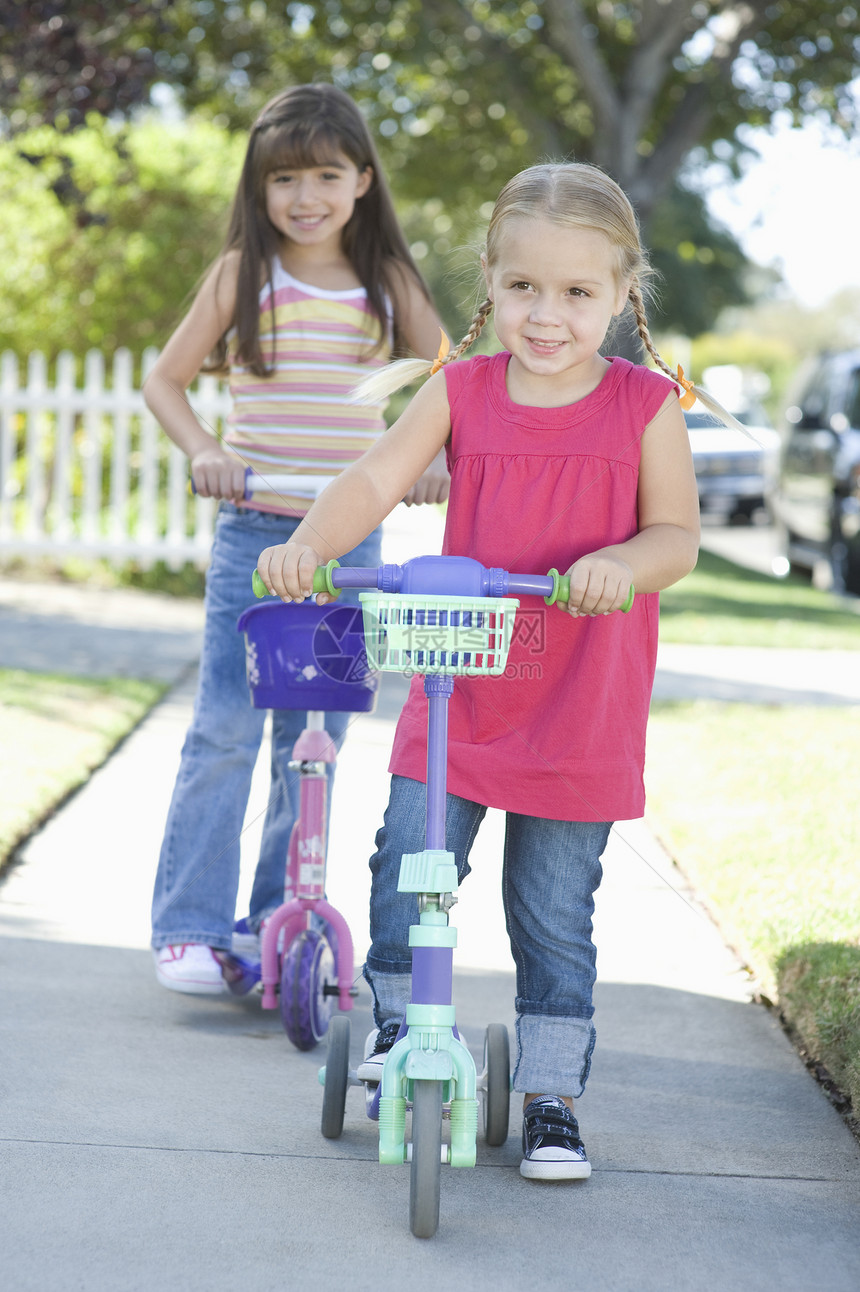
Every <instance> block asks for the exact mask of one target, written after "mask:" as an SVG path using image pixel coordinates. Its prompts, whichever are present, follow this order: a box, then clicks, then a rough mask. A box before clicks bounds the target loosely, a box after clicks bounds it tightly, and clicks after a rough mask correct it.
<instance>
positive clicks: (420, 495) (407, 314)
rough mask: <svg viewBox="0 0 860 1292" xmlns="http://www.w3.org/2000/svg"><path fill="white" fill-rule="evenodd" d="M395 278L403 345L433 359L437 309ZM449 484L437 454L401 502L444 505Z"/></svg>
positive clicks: (401, 277) (404, 278)
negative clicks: (439, 503)
mask: <svg viewBox="0 0 860 1292" xmlns="http://www.w3.org/2000/svg"><path fill="white" fill-rule="evenodd" d="M396 276H397V283H398V287H397V290H396V296H397V312H398V317H399V318H400V320H401V325H402V328H403V335H404V337H405V339H406V343H407V345H408V346H409V348H410V350H411V351H412V352H413V354H416V355H417V356H418V357H419V359H435V358H436V355H437V353H438V351H439V341H440V338H441V330H442V324H441V322H440V320H439V315H438V314H437V313H436V308H435V306H434V305H433V303H432V301H428V299H427V297H426V296H425V295H424V293H423V292H422V290H421V288H420V287H419V286H418V284H417V283H416V282H415V280H414V279H413V278H412V277H411V276H410V275H408V274H405V273H402V272H397V275H396ZM450 485H451V478H450V476H449V474H448V464H447V462H446V461H445V454H444V453H443V452H440V453H438V454H437V455H436V457H435V458H434V459H433V461H432V462H431V463H430V465H429V466H428V468H427V470H426V471H424V472H423V473H422V475H421V478H420V479H419V480H416V482H415V484H414V485H413V486H412V488H411V489H410V490H408V492H407V493H406V495H405V497H404V498H403V501H404V502H405V503H406V504H407V506H410V507H411V506H417V505H418V504H421V503H433V502H444V501H445V499H446V498H447V497H448V491H449V489H450Z"/></svg>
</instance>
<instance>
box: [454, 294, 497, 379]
mask: <svg viewBox="0 0 860 1292" xmlns="http://www.w3.org/2000/svg"><path fill="white" fill-rule="evenodd" d="M492 312H493V302H492V301H491V300H490V299H489V297H488V298H487V299H486V300H485V301H483V302H482V303H481V304H480V305H479V306H478V308H477V309H476V310H475V313H474V315H473V317H472V322H471V323H470V324H469V330H468V332H467V333H466V335H465V336H464V337H463V339H462V341H460V343H459V344H458V345H456V346H455V347H454V349H453V350H450V351H449V352H448V354H446V355H445V358H444V359H443V360H442V363H443V365H444V364H446V363H453V361H454V360H455V359H459V358H461V357H462V356H463V355H464V354H465V353H466V351H467V350H468V349H469V347H470V346H473V345H474V344H475V342H476V341H477V339H478V337H479V336H480V335H481V333H482V332H483V330H484V325H485V324H486V322H487V319H488V318H489V317H490V315H491V314H492Z"/></svg>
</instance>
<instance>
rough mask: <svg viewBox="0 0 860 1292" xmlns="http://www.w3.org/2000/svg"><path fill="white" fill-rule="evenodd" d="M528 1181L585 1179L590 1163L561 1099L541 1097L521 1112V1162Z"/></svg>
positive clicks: (589, 1171)
mask: <svg viewBox="0 0 860 1292" xmlns="http://www.w3.org/2000/svg"><path fill="white" fill-rule="evenodd" d="M520 1175H523V1176H525V1178H526V1179H527V1180H587V1179H588V1177H589V1176H590V1175H591V1163H590V1162H589V1160H588V1157H587V1155H586V1152H585V1145H584V1144H583V1142H582V1140H581V1139H580V1138H579V1126H578V1125H577V1121H576V1118H575V1117H574V1115H573V1113H572V1112H571V1111H570V1109H569V1108H568V1106H567V1104H566V1103H565V1102H564V1100H563V1099H559V1098H558V1097H557V1096H555V1095H541V1096H539V1098H537V1099H533V1100H532V1101H531V1103H530V1104H528V1105H527V1106H526V1109H525V1111H524V1113H523V1160H522V1162H520Z"/></svg>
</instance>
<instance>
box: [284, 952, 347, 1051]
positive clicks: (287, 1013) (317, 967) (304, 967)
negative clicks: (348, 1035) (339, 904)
mask: <svg viewBox="0 0 860 1292" xmlns="http://www.w3.org/2000/svg"><path fill="white" fill-rule="evenodd" d="M335 983H336V975H335V965H334V955H333V954H332V949H331V947H330V946H329V944H328V941H327V940H326V938H324V937H323V936H322V934H320V933H318V932H317V930H316V929H303V930H302V932H301V933H300V934H299V935H298V937H296V938H294V939H293V941H292V942H291V943H290V945H289V947H288V949H287V954H286V955H285V956H284V963H283V968H282V970H281V1021H282V1022H283V1024H284V1031H285V1032H286V1034H287V1036H288V1037H289V1038H290V1040H291V1041H292V1043H293V1045H294V1046H295V1047H296V1049H297V1050H312V1049H313V1048H314V1046H315V1045H318V1044H319V1042H320V1041H321V1040H322V1038H323V1037H324V1036H325V1034H326V1032H327V1031H328V1025H329V1020H330V1018H331V1013H332V1009H333V1006H334V1000H335V997H334V995H328V994H327V993H326V990H325V989H326V987H332V986H334V985H335Z"/></svg>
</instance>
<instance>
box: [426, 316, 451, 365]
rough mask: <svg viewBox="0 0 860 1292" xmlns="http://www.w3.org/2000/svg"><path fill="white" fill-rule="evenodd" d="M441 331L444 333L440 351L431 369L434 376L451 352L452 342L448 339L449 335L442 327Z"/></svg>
mask: <svg viewBox="0 0 860 1292" xmlns="http://www.w3.org/2000/svg"><path fill="white" fill-rule="evenodd" d="M439 331H440V332H441V333H442V340H441V341H440V342H439V353H438V354H437V355H436V358H435V359H434V361H433V367H432V368H431V369H430V376H431V377H432V376H433V374H434V373H436V372H438V371H439V369H440V368H441V367H442V365H443V363H444V362H445V359H446V358H447V357H448V355H449V354H450V352H451V342H450V341H449V340H448V338H447V336H446V335H445V333H444V332H443V331H442V328H440V329H439Z"/></svg>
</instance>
